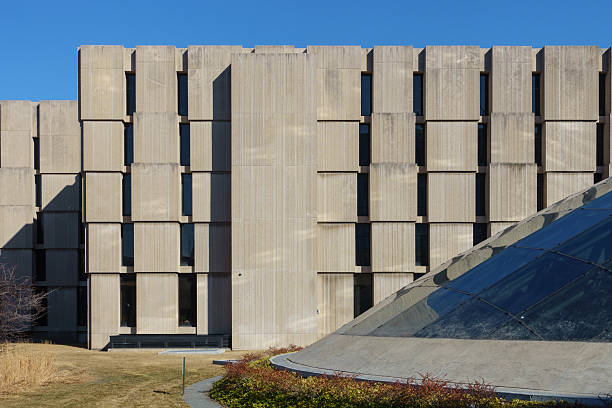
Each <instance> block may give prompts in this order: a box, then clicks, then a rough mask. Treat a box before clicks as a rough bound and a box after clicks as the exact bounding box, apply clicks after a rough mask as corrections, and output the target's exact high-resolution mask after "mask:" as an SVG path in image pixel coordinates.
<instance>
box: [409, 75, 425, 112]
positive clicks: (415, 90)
mask: <svg viewBox="0 0 612 408" xmlns="http://www.w3.org/2000/svg"><path fill="white" fill-rule="evenodd" d="M412 107H413V110H414V114H415V115H416V116H423V74H414V75H413V77H412Z"/></svg>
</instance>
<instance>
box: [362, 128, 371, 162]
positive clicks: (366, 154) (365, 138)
mask: <svg viewBox="0 0 612 408" xmlns="http://www.w3.org/2000/svg"><path fill="white" fill-rule="evenodd" d="M359 165H360V166H369V165H370V125H366V124H361V125H359Z"/></svg>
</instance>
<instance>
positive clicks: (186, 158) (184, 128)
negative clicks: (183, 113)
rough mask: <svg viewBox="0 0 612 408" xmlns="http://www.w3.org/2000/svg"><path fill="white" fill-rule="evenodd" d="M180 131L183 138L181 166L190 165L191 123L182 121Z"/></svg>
mask: <svg viewBox="0 0 612 408" xmlns="http://www.w3.org/2000/svg"><path fill="white" fill-rule="evenodd" d="M179 133H180V138H181V166H189V165H190V164H189V162H190V154H191V153H190V146H189V143H190V142H189V139H190V137H189V124H187V123H181V124H180V125H179Z"/></svg>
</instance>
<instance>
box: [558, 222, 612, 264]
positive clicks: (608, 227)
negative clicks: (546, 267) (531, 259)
mask: <svg viewBox="0 0 612 408" xmlns="http://www.w3.org/2000/svg"><path fill="white" fill-rule="evenodd" d="M557 251H559V252H563V253H564V254H568V255H571V256H575V257H576V258H580V259H585V260H587V261H591V262H595V263H598V264H602V263H604V262H605V261H606V260H608V259H610V258H612V217H608V218H607V219H605V220H604V221H602V222H600V223H599V224H597V225H595V226H594V227H592V228H591V229H589V230H587V231H585V232H583V233H582V234H580V235H578V236H576V237H574V238H572V239H570V240H569V241H567V242H565V243H564V244H563V245H561V246H560V247H559V248H557Z"/></svg>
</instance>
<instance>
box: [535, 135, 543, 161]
mask: <svg viewBox="0 0 612 408" xmlns="http://www.w3.org/2000/svg"><path fill="white" fill-rule="evenodd" d="M534 143H535V145H534V152H535V157H534V160H535V163H536V164H537V165H538V166H541V165H542V125H535V128H534Z"/></svg>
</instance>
